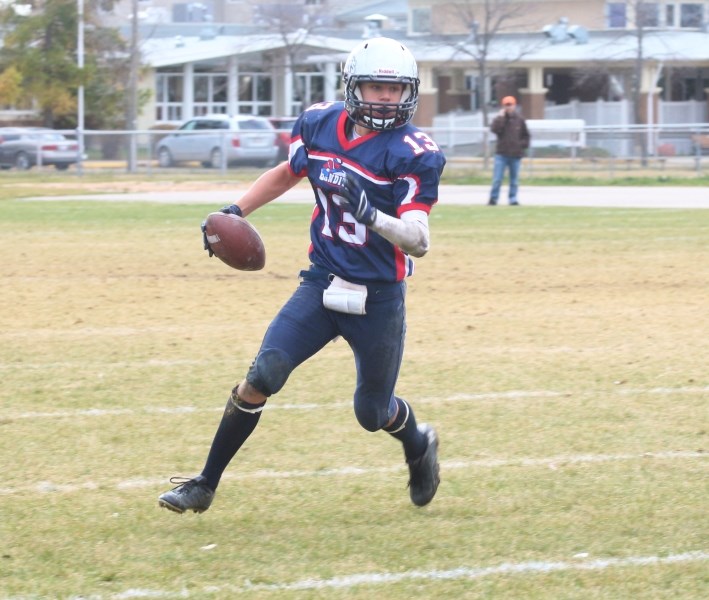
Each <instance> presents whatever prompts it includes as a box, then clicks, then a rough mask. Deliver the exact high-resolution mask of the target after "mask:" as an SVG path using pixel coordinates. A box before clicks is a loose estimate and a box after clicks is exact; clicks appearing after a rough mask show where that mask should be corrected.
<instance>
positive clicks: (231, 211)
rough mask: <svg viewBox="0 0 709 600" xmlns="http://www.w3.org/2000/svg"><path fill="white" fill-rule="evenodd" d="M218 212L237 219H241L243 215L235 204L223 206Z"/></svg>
mask: <svg viewBox="0 0 709 600" xmlns="http://www.w3.org/2000/svg"><path fill="white" fill-rule="evenodd" d="M219 212H223V213H224V214H225V215H236V216H237V217H243V216H244V214H243V213H242V212H241V209H240V208H239V207H238V206H237V205H236V204H229V205H228V206H223V207H222V208H220V209H219Z"/></svg>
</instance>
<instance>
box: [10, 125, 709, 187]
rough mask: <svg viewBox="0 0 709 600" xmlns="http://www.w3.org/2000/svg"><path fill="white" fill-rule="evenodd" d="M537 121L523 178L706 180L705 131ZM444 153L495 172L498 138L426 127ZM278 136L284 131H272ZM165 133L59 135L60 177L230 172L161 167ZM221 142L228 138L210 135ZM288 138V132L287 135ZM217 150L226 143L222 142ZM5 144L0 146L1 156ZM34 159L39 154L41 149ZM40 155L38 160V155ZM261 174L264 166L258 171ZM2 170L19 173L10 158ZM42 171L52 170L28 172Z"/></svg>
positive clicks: (452, 161) (185, 165) (453, 161)
mask: <svg viewBox="0 0 709 600" xmlns="http://www.w3.org/2000/svg"><path fill="white" fill-rule="evenodd" d="M569 121H570V123H569V124H568V126H567V127H564V125H563V123H561V124H560V122H555V121H549V122H548V124H547V125H546V126H545V121H543V120H541V121H536V122H535V123H534V127H533V128H530V129H532V140H533V144H532V147H531V148H530V149H529V151H528V154H527V157H526V159H525V161H524V165H525V167H524V168H525V173H526V175H527V176H530V175H531V176H533V175H534V174H543V173H567V174H568V173H570V171H572V170H573V172H574V173H575V174H578V173H582V172H587V173H589V174H590V173H596V174H599V175H603V176H606V177H611V178H612V177H625V176H628V173H629V172H630V173H639V172H650V173H663V172H664V173H666V174H668V175H669V174H678V175H684V176H692V175H703V174H706V172H707V170H708V169H709V124H708V123H689V124H680V125H672V126H653V127H648V126H642V125H624V126H617V125H614V126H579V125H578V123H574V122H572V120H569ZM423 129H424V130H425V131H426V132H427V133H428V134H429V135H431V137H432V138H433V139H434V140H435V141H436V143H437V144H438V146H439V147H440V148H441V150H442V151H443V152H444V153H445V154H446V157H447V159H448V164H449V166H450V168H457V169H468V170H470V171H471V172H472V173H474V172H483V173H488V172H489V171H490V170H491V169H492V160H491V158H492V156H493V155H494V152H495V136H494V135H493V134H492V133H490V132H489V130H488V129H487V128H483V127H454V126H447V127H432V128H423ZM277 131H278V132H279V133H281V132H284V131H282V130H277ZM170 132H171V131H170V130H164V129H152V130H141V131H93V130H92V131H83V132H79V131H76V130H65V131H58V133H62V134H64V135H65V136H66V137H67V138H69V139H72V140H76V141H77V145H76V147H77V151H76V161H75V162H74V164H73V165H71V168H69V169H67V170H63V169H62V171H63V172H65V173H67V175H68V176H72V175H73V176H76V175H82V174H84V173H87V172H101V171H104V172H110V171H113V172H128V173H138V174H145V175H151V174H155V173H170V172H178V171H187V172H189V171H195V170H199V171H200V172H203V171H205V170H210V169H211V170H212V171H216V172H222V173H225V172H226V171H227V170H228V169H231V168H235V167H233V166H232V165H227V164H225V163H224V162H222V163H221V165H219V166H215V165H214V164H212V163H209V162H197V161H191V162H190V161H187V162H182V163H178V164H177V165H176V166H164V161H163V165H162V166H161V161H160V160H159V157H158V149H159V148H160V141H161V140H162V139H163V138H164V137H165V136H166V135H168V134H169V133H170ZM213 133H216V134H219V135H220V136H229V135H231V134H230V132H228V131H215V132H213ZM287 133H289V132H287ZM219 143H220V145H221V147H224V144H228V143H231V140H229V139H228V138H227V137H224V139H220V142H219ZM1 153H2V143H0V154H1ZM38 153H40V151H39V149H38ZM40 154H41V153H40ZM261 166H263V167H264V168H265V167H266V165H265V164H264V165H261ZM3 168H18V165H16V164H15V163H13V162H12V160H11V157H10V159H8V160H7V162H6V163H4V164H3ZM31 168H33V169H36V170H40V171H45V172H47V171H50V170H54V169H55V167H53V166H51V165H48V164H42V162H41V158H40V160H38V161H36V162H35V164H33V165H31Z"/></svg>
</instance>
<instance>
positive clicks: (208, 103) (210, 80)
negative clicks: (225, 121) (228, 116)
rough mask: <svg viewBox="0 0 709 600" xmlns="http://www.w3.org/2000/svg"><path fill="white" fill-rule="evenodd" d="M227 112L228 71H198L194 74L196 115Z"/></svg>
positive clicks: (194, 112)
mask: <svg viewBox="0 0 709 600" xmlns="http://www.w3.org/2000/svg"><path fill="white" fill-rule="evenodd" d="M226 112H227V76H226V73H196V74H195V76H194V111H193V114H194V116H195V117H201V116H202V115H208V114H214V113H221V114H224V113H226Z"/></svg>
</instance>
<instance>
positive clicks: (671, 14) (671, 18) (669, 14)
mask: <svg viewBox="0 0 709 600" xmlns="http://www.w3.org/2000/svg"><path fill="white" fill-rule="evenodd" d="M665 25H666V26H667V27H674V26H675V5H674V4H666V5H665Z"/></svg>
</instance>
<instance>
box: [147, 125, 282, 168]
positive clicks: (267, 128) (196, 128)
mask: <svg viewBox="0 0 709 600" xmlns="http://www.w3.org/2000/svg"><path fill="white" fill-rule="evenodd" d="M276 141H277V135H276V132H275V130H274V129H273V125H271V123H270V122H269V121H268V119H266V118H265V117H257V116H252V115H237V116H233V117H229V116H227V115H207V116H204V117H196V118H194V119H190V120H189V121H187V122H186V123H184V124H183V125H182V126H181V127H180V128H179V129H177V130H175V131H173V132H172V133H170V134H168V135H167V136H166V137H164V138H162V139H161V140H160V141H159V142H158V144H157V149H156V152H157V158H158V164H159V165H160V166H161V167H170V166H173V165H175V164H177V163H180V162H186V161H198V162H200V163H202V166H204V167H212V168H219V167H221V166H222V162H223V159H224V157H226V161H227V162H226V164H227V165H229V164H255V165H259V166H272V165H274V164H275V162H276V157H277V156H278V146H277V145H276Z"/></svg>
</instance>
